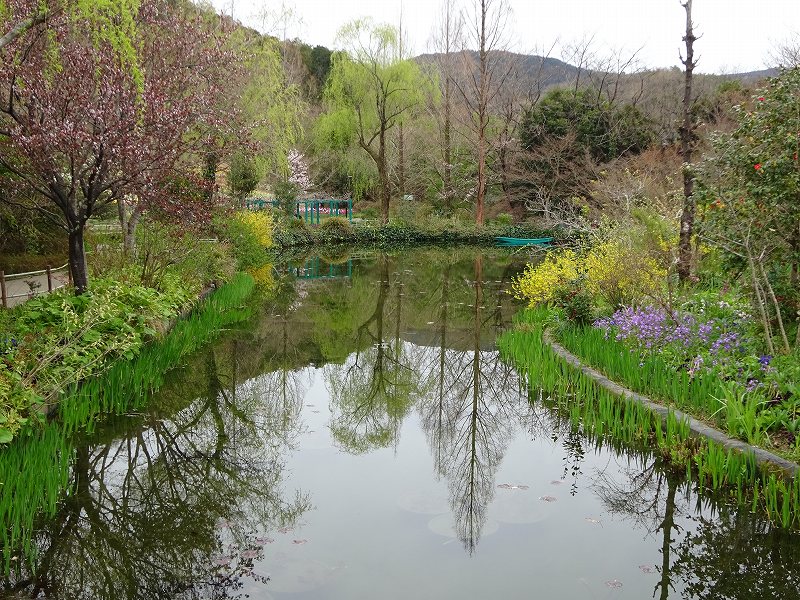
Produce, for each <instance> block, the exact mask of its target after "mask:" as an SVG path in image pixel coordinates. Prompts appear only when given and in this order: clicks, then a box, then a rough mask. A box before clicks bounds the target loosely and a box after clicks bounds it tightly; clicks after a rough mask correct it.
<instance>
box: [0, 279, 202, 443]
mask: <svg viewBox="0 0 800 600" xmlns="http://www.w3.org/2000/svg"><path fill="white" fill-rule="evenodd" d="M163 284H164V285H163V286H162V288H163V289H162V290H156V289H153V288H149V287H145V286H141V285H135V284H131V283H121V282H119V281H113V280H109V279H98V280H97V283H96V285H95V286H94V287H93V289H92V291H91V292H89V293H87V294H83V295H81V296H73V295H70V294H68V293H64V292H54V293H52V294H49V295H43V296H37V297H36V298H34V299H32V300H30V301H28V302H26V303H25V304H22V305H20V306H18V307H16V308H14V309H13V310H11V311H10V314H9V316H8V317H7V318H8V320H9V321H10V323H9V329H8V331H9V334H10V336H11V337H13V338H14V339H15V340H16V341H17V344H16V345H15V346H14V347H13V348H11V349H9V350H8V351H7V352H5V353H4V354H3V355H2V357H0V391H2V392H3V394H2V395H0V418H2V419H3V420H4V425H3V428H4V429H5V430H6V431H7V432H9V433H10V434H12V435H14V434H15V433H16V432H17V431H18V430H19V428H20V427H21V426H22V425H24V424H25V422H26V420H27V418H28V416H29V415H28V412H29V410H30V409H31V407H32V406H34V405H36V404H41V403H44V404H48V403H53V402H55V401H56V400H57V399H58V396H59V394H60V393H61V391H62V390H63V389H64V387H65V386H69V385H71V384H73V383H77V382H79V381H82V380H84V379H86V378H88V377H89V376H91V375H95V374H97V373H99V372H102V371H103V370H104V369H105V368H107V366H108V365H109V364H110V363H111V362H113V361H114V360H117V359H120V358H128V359H130V358H133V357H134V356H135V355H136V354H137V353H138V352H139V351H140V349H141V348H142V346H143V345H144V343H145V341H146V340H147V339H149V338H152V337H153V336H155V335H156V332H157V330H158V329H159V328H161V327H163V324H164V322H165V321H166V320H168V319H171V318H173V317H174V316H175V315H176V314H177V313H178V311H180V310H181V309H182V308H184V307H186V306H187V305H188V304H189V303H190V302H191V300H192V299H193V296H192V294H191V290H187V288H186V287H184V286H183V285H181V282H180V281H179V280H176V279H175V278H174V277H173V276H170V275H165V280H164V282H163Z"/></svg>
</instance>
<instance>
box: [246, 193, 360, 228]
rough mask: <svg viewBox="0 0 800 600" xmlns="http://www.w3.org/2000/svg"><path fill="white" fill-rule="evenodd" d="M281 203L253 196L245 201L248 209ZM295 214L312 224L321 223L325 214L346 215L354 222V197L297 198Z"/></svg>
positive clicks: (263, 207)
mask: <svg viewBox="0 0 800 600" xmlns="http://www.w3.org/2000/svg"><path fill="white" fill-rule="evenodd" d="M280 204H281V203H280V201H279V200H268V199H266V198H251V199H249V200H246V201H245V208H246V209H247V210H265V209H268V208H280ZM294 214H295V216H297V217H298V218H302V219H303V220H304V221H305V222H306V223H309V224H311V225H319V224H320V223H321V222H322V218H323V215H324V216H325V217H346V218H347V220H348V221H350V222H351V223H352V222H353V199H352V198H347V199H345V200H336V199H333V198H330V199H325V198H310V199H307V200H297V201H295V209H294Z"/></svg>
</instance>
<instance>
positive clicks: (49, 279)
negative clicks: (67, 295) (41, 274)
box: [46, 265, 53, 293]
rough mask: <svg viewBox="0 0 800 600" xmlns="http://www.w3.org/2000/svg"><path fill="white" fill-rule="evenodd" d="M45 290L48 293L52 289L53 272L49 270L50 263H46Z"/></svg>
mask: <svg viewBox="0 0 800 600" xmlns="http://www.w3.org/2000/svg"><path fill="white" fill-rule="evenodd" d="M46 271H47V292H48V293H50V292H52V291H53V273H52V271H51V270H50V265H47V268H46Z"/></svg>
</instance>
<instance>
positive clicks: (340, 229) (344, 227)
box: [319, 217, 353, 240]
mask: <svg viewBox="0 0 800 600" xmlns="http://www.w3.org/2000/svg"><path fill="white" fill-rule="evenodd" d="M352 232H353V226H352V225H350V222H349V221H348V220H347V219H344V218H342V217H331V218H329V219H326V220H325V221H324V222H323V223H322V225H320V226H319V234H320V236H321V237H323V238H332V239H344V240H346V239H348V238H349V237H350V236H351V235H352Z"/></svg>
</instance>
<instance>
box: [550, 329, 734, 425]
mask: <svg viewBox="0 0 800 600" xmlns="http://www.w3.org/2000/svg"><path fill="white" fill-rule="evenodd" d="M558 339H559V341H560V342H561V343H562V344H563V345H564V347H565V348H567V350H569V351H570V352H572V353H573V354H575V355H577V356H580V357H581V359H582V360H584V362H586V363H588V364H591V365H593V366H596V367H598V368H601V369H602V371H603V372H604V373H605V374H606V375H608V377H610V378H611V379H613V380H614V381H618V382H619V383H622V384H624V385H625V386H626V387H628V388H630V389H632V390H633V391H635V392H639V393H642V394H647V395H649V396H651V397H654V398H657V399H658V400H660V401H661V402H663V403H664V404H669V405H672V406H675V407H677V408H694V409H700V410H701V411H702V412H703V413H704V414H706V415H712V414H714V413H715V412H716V411H717V409H719V403H718V402H717V400H716V398H722V397H724V395H725V393H726V389H727V388H726V386H725V384H724V383H723V382H722V381H721V380H720V379H719V378H718V377H715V376H708V377H704V376H702V375H698V376H697V377H689V374H688V373H687V372H686V371H677V370H675V369H673V368H671V367H669V366H668V365H667V364H666V362H664V361H663V360H662V359H661V358H659V357H658V356H648V357H642V356H641V355H640V354H639V353H638V352H634V351H631V350H630V349H628V348H626V347H625V346H624V345H623V344H621V343H619V342H617V341H615V340H610V339H608V340H607V339H605V333H604V332H603V331H602V330H600V329H597V328H594V327H580V328H579V327H569V326H567V327H563V328H560V329H559V331H558Z"/></svg>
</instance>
